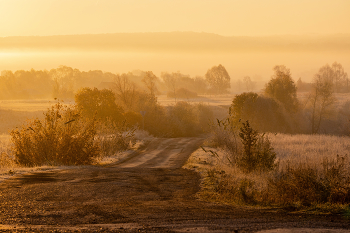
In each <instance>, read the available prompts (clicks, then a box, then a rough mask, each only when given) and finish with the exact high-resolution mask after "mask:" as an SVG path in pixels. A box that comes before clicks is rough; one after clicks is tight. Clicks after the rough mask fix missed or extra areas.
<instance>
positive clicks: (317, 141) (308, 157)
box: [268, 134, 350, 164]
mask: <svg viewBox="0 0 350 233" xmlns="http://www.w3.org/2000/svg"><path fill="white" fill-rule="evenodd" d="M268 137H269V139H270V141H271V143H272V145H273V147H274V149H275V152H276V153H277V155H278V158H279V160H280V162H281V164H283V163H285V162H286V161H290V162H291V163H297V162H303V163H313V164H320V162H322V161H323V158H335V157H336V155H350V137H346V136H332V135H309V134H298V135H290V134H269V135H268Z"/></svg>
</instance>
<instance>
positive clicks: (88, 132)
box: [10, 102, 99, 166]
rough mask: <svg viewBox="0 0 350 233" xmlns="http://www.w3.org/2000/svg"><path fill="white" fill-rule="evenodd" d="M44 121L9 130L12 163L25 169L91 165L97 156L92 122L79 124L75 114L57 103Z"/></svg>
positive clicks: (77, 114)
mask: <svg viewBox="0 0 350 233" xmlns="http://www.w3.org/2000/svg"><path fill="white" fill-rule="evenodd" d="M44 116H45V117H44V119H43V120H39V119H35V120H33V121H29V122H28V124H27V125H23V126H22V127H21V128H20V129H14V130H12V131H11V133H10V134H11V139H12V142H13V152H14V155H15V158H16V162H17V163H18V164H20V165H25V166H41V165H79V164H91V163H92V161H93V158H94V157H96V156H97V155H98V154H99V146H98V145H97V144H96V143H95V141H94V138H95V135H96V121H95V120H94V119H91V120H87V121H83V120H82V118H81V117H80V114H79V112H76V111H75V110H74V109H71V108H68V107H67V106H64V105H62V104H61V103H59V102H58V103H57V104H55V105H54V106H52V108H51V109H49V110H48V111H47V112H46V113H44Z"/></svg>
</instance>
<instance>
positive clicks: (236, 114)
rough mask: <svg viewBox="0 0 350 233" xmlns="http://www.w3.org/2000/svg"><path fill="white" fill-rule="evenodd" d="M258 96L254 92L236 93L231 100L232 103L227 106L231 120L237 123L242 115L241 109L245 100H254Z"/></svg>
mask: <svg viewBox="0 0 350 233" xmlns="http://www.w3.org/2000/svg"><path fill="white" fill-rule="evenodd" d="M257 98H258V94H257V93H254V92H244V93H242V94H240V95H236V96H235V98H234V99H233V100H232V104H231V106H230V108H229V114H230V117H231V120H232V122H233V123H234V124H235V125H237V124H238V123H239V122H240V121H241V119H242V118H243V117H244V114H243V110H244V106H245V102H246V101H251V102H254V101H255V100H256V99H257Z"/></svg>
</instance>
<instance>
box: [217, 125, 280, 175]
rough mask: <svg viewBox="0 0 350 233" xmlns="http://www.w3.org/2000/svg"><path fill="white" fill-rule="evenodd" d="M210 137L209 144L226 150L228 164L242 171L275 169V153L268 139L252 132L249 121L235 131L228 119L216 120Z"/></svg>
mask: <svg viewBox="0 0 350 233" xmlns="http://www.w3.org/2000/svg"><path fill="white" fill-rule="evenodd" d="M212 135H213V136H212V137H211V142H210V144H211V145H213V146H216V147H221V148H223V149H224V150H226V152H227V156H226V158H227V160H228V161H229V163H230V164H231V165H234V166H237V167H238V168H240V169H241V170H242V171H244V172H246V173H250V172H253V171H267V170H272V169H273V168H274V167H275V160H276V153H275V152H274V150H273V147H272V146H271V143H270V140H269V138H268V137H267V135H265V134H260V133H258V131H256V130H254V129H253V128H252V127H251V126H250V124H249V121H246V122H245V123H242V127H240V129H239V131H237V129H236V128H234V127H233V126H232V124H231V123H230V120H229V119H226V120H225V121H219V120H218V125H217V126H214V130H213V134H212ZM238 138H240V140H238Z"/></svg>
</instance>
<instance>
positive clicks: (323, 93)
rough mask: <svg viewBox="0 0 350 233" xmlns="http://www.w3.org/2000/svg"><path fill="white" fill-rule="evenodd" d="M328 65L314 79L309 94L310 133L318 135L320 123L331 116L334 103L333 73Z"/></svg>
mask: <svg viewBox="0 0 350 233" xmlns="http://www.w3.org/2000/svg"><path fill="white" fill-rule="evenodd" d="M333 72H334V71H333V69H332V68H331V67H330V66H329V65H325V66H323V67H321V68H320V70H319V71H318V73H317V74H316V75H315V77H314V83H313V90H312V92H311V93H310V98H309V99H310V105H311V132H312V133H318V132H319V130H320V126H321V122H322V121H323V119H324V118H326V117H328V116H329V115H330V114H331V112H332V111H331V110H332V105H333V104H334V102H335V98H334V96H333V90H334V89H333V81H334V79H333V78H334V75H333V74H334V73H333Z"/></svg>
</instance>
